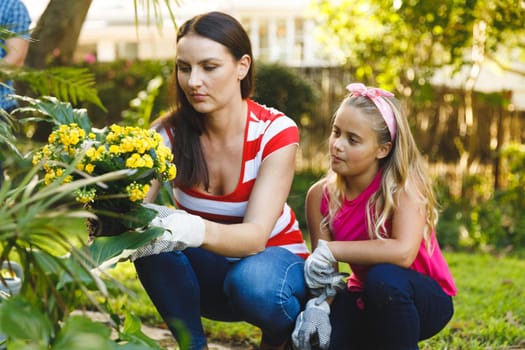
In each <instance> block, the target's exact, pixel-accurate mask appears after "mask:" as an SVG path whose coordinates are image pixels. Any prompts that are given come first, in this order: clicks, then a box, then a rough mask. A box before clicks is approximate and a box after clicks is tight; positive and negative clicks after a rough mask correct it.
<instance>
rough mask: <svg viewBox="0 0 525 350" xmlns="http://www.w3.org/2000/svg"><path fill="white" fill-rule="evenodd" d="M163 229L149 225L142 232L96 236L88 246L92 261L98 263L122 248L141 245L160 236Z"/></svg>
mask: <svg viewBox="0 0 525 350" xmlns="http://www.w3.org/2000/svg"><path fill="white" fill-rule="evenodd" d="M163 232H164V230H163V229H162V228H160V227H151V228H148V229H146V230H145V231H142V232H137V231H128V232H125V233H123V234H121V235H118V236H111V237H98V238H96V239H95V240H94V241H93V243H92V244H91V245H90V246H89V251H90V253H91V256H92V258H93V261H94V262H95V263H96V264H97V266H98V265H100V264H102V263H103V262H104V261H107V260H109V259H111V258H113V257H116V256H117V255H119V254H120V253H122V251H124V249H136V248H139V247H142V246H143V245H145V244H146V243H148V242H149V241H151V240H152V239H154V238H156V237H158V236H160V235H161V234H162V233H163Z"/></svg>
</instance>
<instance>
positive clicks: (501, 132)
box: [298, 67, 525, 187]
mask: <svg viewBox="0 0 525 350" xmlns="http://www.w3.org/2000/svg"><path fill="white" fill-rule="evenodd" d="M298 72H299V74H301V75H302V76H304V77H305V78H306V79H307V80H308V81H310V82H311V83H312V84H313V86H314V87H315V89H316V90H317V91H318V93H319V97H320V98H319V103H318V104H317V107H316V110H315V113H314V115H312V116H310V118H309V119H308V118H307V119H304V121H305V122H304V123H303V122H301V129H302V135H301V140H302V141H301V152H300V157H299V167H300V168H303V169H304V168H307V169H325V168H326V166H327V164H328V163H327V158H326V155H327V138H328V136H329V132H330V120H331V117H332V114H333V112H334V111H335V109H336V108H337V106H338V104H339V103H340V101H341V99H342V98H343V96H344V95H345V94H346V90H345V86H346V85H347V84H348V83H350V82H352V81H354V80H353V78H352V76H351V74H350V73H349V72H348V71H345V70H344V69H343V68H341V67H323V68H300V69H298ZM433 94H434V98H433V99H432V102H430V103H427V104H425V105H424V106H421V105H416V104H415V103H413V102H412V101H411V100H410V99H404V100H402V102H403V105H404V107H405V110H406V111H407V115H408V119H409V123H410V124H411V126H412V130H413V133H414V137H415V139H416V142H417V143H418V145H419V147H420V150H421V152H422V153H423V155H424V156H425V157H426V158H427V160H428V161H429V164H430V165H431V166H433V168H434V169H441V170H439V172H441V171H444V172H447V173H449V174H448V175H449V176H450V173H451V172H452V173H453V174H456V176H457V177H458V178H461V177H462V176H464V175H465V174H472V173H479V172H486V171H489V172H490V173H492V175H493V176H494V185H495V186H496V187H498V186H499V185H500V183H501V181H502V178H504V172H503V171H502V169H501V164H500V161H499V156H498V154H499V150H500V149H501V147H502V146H504V145H505V144H508V143H510V142H517V143H523V141H524V139H525V130H524V128H523V126H524V124H525V111H516V110H513V108H512V106H511V105H509V103H508V102H507V101H510V95H509V93H508V92H503V93H498V94H484V93H475V94H474V95H473V98H472V107H473V108H472V114H471V115H472V118H468V117H467V116H468V115H470V114H469V113H467V109H466V105H465V91H463V90H455V89H450V88H446V87H436V88H435V89H434V91H433ZM445 169H447V170H445Z"/></svg>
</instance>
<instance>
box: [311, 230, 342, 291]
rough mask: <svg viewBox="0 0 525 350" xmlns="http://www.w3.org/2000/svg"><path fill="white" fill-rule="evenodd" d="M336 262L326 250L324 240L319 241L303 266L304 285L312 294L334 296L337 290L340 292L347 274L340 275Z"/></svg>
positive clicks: (327, 249)
mask: <svg viewBox="0 0 525 350" xmlns="http://www.w3.org/2000/svg"><path fill="white" fill-rule="evenodd" d="M336 266H337V260H335V258H334V255H333V254H332V252H331V251H330V248H328V244H327V242H326V241H325V240H322V239H320V240H319V241H318V243H317V248H316V249H315V250H314V252H313V253H312V254H311V255H310V256H309V257H308V258H307V259H306V262H305V265H304V277H305V280H306V284H307V285H308V287H309V288H310V289H311V292H312V294H314V295H321V294H323V293H324V294H325V297H326V296H334V295H335V294H336V293H337V290H342V289H344V288H345V286H346V282H345V281H344V280H343V278H345V277H347V276H348V274H347V273H340V272H338V271H337V269H336Z"/></svg>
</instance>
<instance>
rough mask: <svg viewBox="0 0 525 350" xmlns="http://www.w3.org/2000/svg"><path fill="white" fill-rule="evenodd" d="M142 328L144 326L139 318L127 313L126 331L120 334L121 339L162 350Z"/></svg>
mask: <svg viewBox="0 0 525 350" xmlns="http://www.w3.org/2000/svg"><path fill="white" fill-rule="evenodd" d="M141 326H142V324H141V322H140V319H139V318H138V317H137V316H134V315H132V314H131V313H130V312H126V318H125V321H124V329H123V331H122V332H121V333H120V334H119V336H120V338H121V339H122V340H127V341H129V342H131V343H135V344H141V345H147V346H148V347H150V348H151V349H162V348H161V347H159V346H158V345H157V342H156V341H155V340H153V339H151V338H149V337H148V336H147V335H146V334H144V333H143V332H142V329H141Z"/></svg>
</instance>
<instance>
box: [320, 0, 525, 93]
mask: <svg viewBox="0 0 525 350" xmlns="http://www.w3.org/2000/svg"><path fill="white" fill-rule="evenodd" d="M315 6H316V8H317V10H318V11H317V13H319V23H318V24H319V28H321V40H322V41H323V42H324V44H325V46H326V47H327V54H330V55H331V56H332V57H333V55H334V54H335V55H336V57H339V58H340V59H341V61H342V62H343V63H344V64H346V65H348V66H350V67H352V68H353V70H354V71H355V75H356V77H357V78H358V79H361V80H368V81H372V82H374V83H376V84H379V85H382V86H385V87H387V88H392V89H393V88H396V89H398V90H399V91H403V92H404V93H405V94H406V91H407V90H406V88H411V89H412V91H413V92H416V91H415V89H417V87H418V86H421V85H424V84H427V83H428V81H429V78H430V77H431V76H432V74H433V73H434V71H435V69H436V68H438V67H443V66H446V65H453V66H455V67H456V69H459V68H460V67H461V66H468V67H472V71H473V72H472V75H471V77H472V79H475V73H476V72H477V71H478V70H477V68H476V65H477V64H482V63H483V61H484V60H489V59H490V60H494V61H496V62H497V63H498V64H499V65H500V66H501V67H502V68H503V69H508V67H507V66H506V65H505V62H511V60H510V57H511V54H512V55H516V51H520V52H521V55H522V56H523V55H525V42H524V41H523V35H524V34H525V27H523V23H524V21H525V13H524V10H523V7H520V6H516V3H515V1H513V0H496V1H494V0H467V1H459V0H448V1H444V2H440V3H436V2H431V1H423V0H411V1H403V0H395V1H392V0H372V1H370V0H352V1H350V0H342V1H339V2H338V3H337V5H334V3H333V2H332V1H329V0H317V1H316V2H315ZM511 51H512V52H511ZM521 74H525V72H521ZM409 94H410V90H409Z"/></svg>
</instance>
